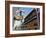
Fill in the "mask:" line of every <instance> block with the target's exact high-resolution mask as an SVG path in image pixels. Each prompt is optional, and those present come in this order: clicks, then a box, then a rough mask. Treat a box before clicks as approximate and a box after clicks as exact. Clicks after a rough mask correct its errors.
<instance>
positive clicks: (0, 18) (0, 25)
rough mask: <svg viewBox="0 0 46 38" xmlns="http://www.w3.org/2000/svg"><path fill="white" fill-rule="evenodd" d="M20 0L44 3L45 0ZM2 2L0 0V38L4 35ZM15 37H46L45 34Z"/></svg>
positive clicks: (3, 4)
mask: <svg viewBox="0 0 46 38" xmlns="http://www.w3.org/2000/svg"><path fill="white" fill-rule="evenodd" d="M17 1H18V0H17ZM20 1H28V2H44V3H45V0H20ZM4 2H5V1H4V0H0V38H4V36H5V3H4ZM45 6H46V5H45ZM45 10H46V9H45ZM45 17H46V13H45ZM45 19H46V18H45ZM45 22H46V20H45ZM45 25H46V24H45ZM45 27H46V26H45ZM16 38H46V35H40V36H24V37H16Z"/></svg>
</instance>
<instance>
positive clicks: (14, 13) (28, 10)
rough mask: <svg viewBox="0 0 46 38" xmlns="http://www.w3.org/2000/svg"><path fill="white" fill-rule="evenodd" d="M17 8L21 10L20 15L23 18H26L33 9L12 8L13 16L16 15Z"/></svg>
mask: <svg viewBox="0 0 46 38" xmlns="http://www.w3.org/2000/svg"><path fill="white" fill-rule="evenodd" d="M18 8H19V10H23V13H22V15H23V16H24V17H26V16H27V15H28V14H29V13H30V12H31V11H32V9H33V8H27V7H13V15H16V10H18Z"/></svg>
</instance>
